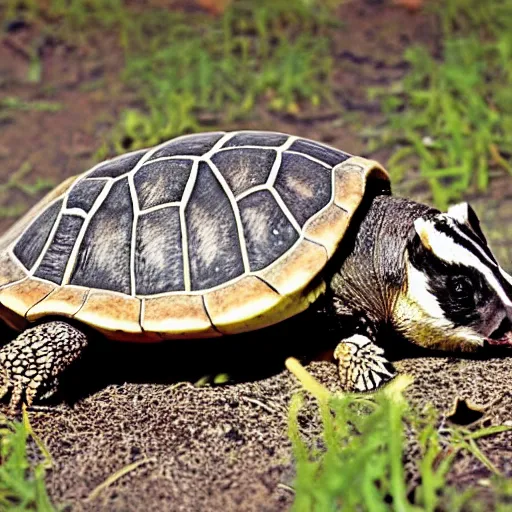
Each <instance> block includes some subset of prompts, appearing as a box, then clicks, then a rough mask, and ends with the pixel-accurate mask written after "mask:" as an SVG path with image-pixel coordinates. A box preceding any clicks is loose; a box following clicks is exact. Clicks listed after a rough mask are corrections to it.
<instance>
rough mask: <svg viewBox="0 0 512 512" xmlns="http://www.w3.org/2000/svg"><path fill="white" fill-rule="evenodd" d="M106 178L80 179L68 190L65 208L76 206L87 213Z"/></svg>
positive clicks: (103, 185)
mask: <svg viewBox="0 0 512 512" xmlns="http://www.w3.org/2000/svg"><path fill="white" fill-rule="evenodd" d="M106 183H107V180H86V179H81V180H80V181H78V182H77V183H76V184H75V185H74V187H73V188H72V189H71V191H70V192H69V194H68V196H67V199H66V208H70V209H71V208H77V209H79V210H82V211H83V212H84V213H87V212H89V211H90V210H91V208H92V207H93V205H94V203H95V202H96V199H98V197H99V195H100V194H101V192H102V190H103V188H104V187H105V185H106Z"/></svg>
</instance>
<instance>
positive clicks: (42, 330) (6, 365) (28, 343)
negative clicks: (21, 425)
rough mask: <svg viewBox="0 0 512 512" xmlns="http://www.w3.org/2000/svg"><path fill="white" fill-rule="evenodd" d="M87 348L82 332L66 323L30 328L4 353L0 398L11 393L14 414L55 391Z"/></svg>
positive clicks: (0, 356) (0, 355)
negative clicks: (65, 373)
mask: <svg viewBox="0 0 512 512" xmlns="http://www.w3.org/2000/svg"><path fill="white" fill-rule="evenodd" d="M86 346H87V338H86V336H85V334H83V333H82V332H81V331H79V330H78V329H76V328H75V327H72V326H71V325H69V324H67V323H65V322H59V321H55V322H48V323H46V324H41V325H38V326H36V327H33V328H31V329H27V330H26V331H25V332H23V333H22V334H20V335H19V336H18V337H17V338H16V339H15V340H14V341H12V342H10V343H8V344H7V345H6V346H4V347H3V348H2V349H1V350H0V399H1V398H3V397H4V396H5V395H6V394H7V393H8V392H9V391H10V390H12V393H11V399H10V402H9V409H10V412H11V413H13V412H15V411H16V410H18V409H19V405H20V403H21V402H22V400H23V398H24V397H23V395H25V401H26V403H27V405H31V404H32V402H33V401H34V399H35V398H36V397H37V396H41V395H44V396H49V395H51V394H52V393H53V392H54V391H55V387H56V384H57V379H58V377H59V375H60V374H61V373H62V372H63V371H64V370H65V369H66V368H67V367H68V366H69V365H70V364H71V363H73V361H75V360H76V359H78V358H79V357H80V355H81V353H82V351H83V349H84V348H85V347H86Z"/></svg>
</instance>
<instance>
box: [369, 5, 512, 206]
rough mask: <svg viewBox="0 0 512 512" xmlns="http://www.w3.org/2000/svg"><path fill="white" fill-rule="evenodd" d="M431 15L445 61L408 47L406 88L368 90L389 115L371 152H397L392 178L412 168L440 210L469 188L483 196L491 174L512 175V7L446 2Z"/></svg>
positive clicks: (404, 86)
mask: <svg viewBox="0 0 512 512" xmlns="http://www.w3.org/2000/svg"><path fill="white" fill-rule="evenodd" d="M445 4H446V5H445ZM436 13H437V15H438V16H439V18H440V21H441V25H442V27H443V34H444V39H443V41H442V47H443V58H442V60H441V61H438V60H437V59H436V58H435V57H433V56H432V55H431V54H430V52H429V51H428V50H427V49H426V48H424V47H421V46H419V47H418V46H416V47H412V48H409V49H407V50H406V53H405V59H406V60H407V62H408V63H409V66H410V71H409V72H408V74H407V75H406V76H405V78H404V79H403V81H402V82H401V83H399V84H395V86H393V87H392V88H391V89H387V90H386V89H377V90H376V89H373V90H370V95H371V96H373V97H375V96H377V97H380V98H382V107H383V110H384V112H385V113H386V114H387V115H388V124H387V125H386V126H385V128H384V129H383V130H382V131H381V132H380V134H379V137H378V139H377V140H375V139H374V140H373V144H372V147H371V149H375V146H376V145H380V144H393V145H394V146H395V148H396V145H398V149H395V152H394V154H393V155H392V156H391V159H390V161H389V167H390V169H391V171H392V173H393V177H394V178H396V179H398V180H400V179H403V178H404V177H405V175H406V170H407V168H408V167H409V166H411V165H415V164H417V165H418V167H419V171H420V175H421V177H422V178H423V179H424V180H426V181H427V182H428V183H429V185H430V188H431V191H432V196H433V200H434V202H435V204H436V205H437V206H439V207H441V208H445V207H446V206H447V204H448V203H449V202H451V201H453V200H457V199H459V198H460V197H461V196H462V194H463V193H464V192H466V191H467V190H468V189H477V190H480V191H484V190H486V188H487V185H488V182H489V175H490V170H491V169H494V168H501V169H503V170H505V171H507V172H509V173H512V167H511V166H510V164H509V163H508V161H507V157H508V156H510V155H512V131H511V128H512V108H511V105H512V101H511V100H512V94H511V91H512V64H511V62H512V61H511V59H510V57H511V56H512V36H511V34H512V4H510V2H508V3H507V2H502V1H500V0H492V1H490V2H486V3H485V6H484V4H482V3H481V2H478V0H450V1H449V2H445V3H443V6H442V7H437V10H436Z"/></svg>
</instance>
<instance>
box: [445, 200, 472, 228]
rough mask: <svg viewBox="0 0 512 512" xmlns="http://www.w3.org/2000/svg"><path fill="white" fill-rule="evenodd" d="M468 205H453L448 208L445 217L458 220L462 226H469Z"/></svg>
mask: <svg viewBox="0 0 512 512" xmlns="http://www.w3.org/2000/svg"><path fill="white" fill-rule="evenodd" d="M468 208H469V205H468V203H459V204H454V205H453V206H450V207H449V208H448V212H447V215H449V216H450V217H451V218H452V219H455V220H458V221H459V222H460V223H462V224H469V213H468Z"/></svg>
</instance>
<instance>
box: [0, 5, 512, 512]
mask: <svg viewBox="0 0 512 512" xmlns="http://www.w3.org/2000/svg"><path fill="white" fill-rule="evenodd" d="M390 4H391V2H384V1H361V2H349V3H348V4H347V5H345V6H343V7H342V8H341V9H340V11H339V16H340V18H341V19H343V21H344V22H345V27H344V28H343V29H342V30H340V32H339V34H338V35H337V38H336V41H335V43H336V48H338V49H339V50H338V52H337V60H336V63H337V71H336V98H337V100H338V101H339V103H340V105H342V106H343V107H344V108H345V110H346V112H347V120H352V119H354V114H357V120H355V121H354V122H352V121H347V122H344V119H343V118H341V119H340V115H339V113H338V112H334V111H331V110H329V109H322V110H320V111H318V110H317V111H315V112H309V111H305V112H302V113H301V115H300V116H297V117H292V116H287V115H280V114H276V113H269V112H267V111H266V110H265V109H263V108H260V109H258V112H257V115H256V117H255V119H253V120H252V121H250V122H248V121H246V122H243V123H238V124H234V125H232V126H229V127H223V128H258V129H273V130H279V131H284V132H289V133H294V134H298V135H303V136H307V137H310V138H313V139H318V140H322V141H325V142H328V143H329V144H332V145H334V146H337V147H339V148H340V149H345V150H347V151H349V152H351V153H354V154H365V145H364V140H363V138H362V137H361V136H360V135H359V133H360V131H361V129H362V128H363V127H364V126H367V125H369V126H375V125H378V123H380V122H381V121H382V116H381V114H380V113H379V108H378V105H377V104H374V103H372V102H369V101H368V99H367V97H366V94H365V88H366V86H368V85H383V84H388V83H392V82H393V81H394V80H396V79H397V78H398V77H400V76H401V74H403V73H404V72H405V70H406V65H405V63H404V61H403V59H402V55H403V50H404V48H405V47H406V46H407V45H410V44H412V43H414V42H422V43H424V44H427V45H429V46H430V47H431V48H433V49H434V50H435V49H436V44H437V41H438V36H439V27H437V26H436V24H435V22H434V19H433V18H432V17H431V16H429V15H427V14H425V13H421V12H419V13H418V12H416V13H411V12H408V11H406V10H404V9H403V8H399V7H396V6H393V5H390ZM37 37H38V32H37V29H36V28H35V27H30V26H28V27H21V28H17V29H16V30H12V31H10V32H9V33H8V34H6V35H5V37H4V38H3V39H1V40H0V100H2V99H5V98H6V97H17V98H19V99H22V100H26V101H37V100H41V99H45V100H48V96H50V99H51V101H55V102H57V103H59V104H61V105H62V106H63V108H62V109H61V110H59V111H58V112H41V111H34V110H27V111H7V113H6V115H3V116H0V179H1V183H2V184H3V183H6V182H7V181H8V179H9V178H10V177H11V176H12V174H13V173H14V172H16V171H17V170H18V169H20V168H21V167H22V166H23V165H27V163H28V164H30V165H31V172H30V174H29V176H28V177H27V181H29V182H31V183H33V182H34V181H35V180H36V178H45V179H49V180H51V181H52V182H54V183H55V184H57V183H59V182H60V181H62V180H63V179H64V178H66V177H68V176H71V175H73V174H77V173H79V172H82V171H83V170H85V169H87V168H88V167H89V166H90V165H91V164H93V163H94V161H93V158H92V157H93V155H94V153H95V152H96V151H97V149H98V148H99V147H100V146H101V145H102V143H103V142H104V140H105V138H106V137H107V136H108V133H109V130H110V129H111V128H112V126H113V125H114V123H115V121H116V119H117V118H118V116H119V115H120V112H122V110H123V109H124V108H126V107H127V106H130V105H132V104H133V102H134V101H135V100H136V98H133V95H132V94H130V93H128V92H126V91H124V90H123V89H122V86H121V85H120V83H119V82H118V79H117V78H116V77H117V73H118V71H119V69H120V65H121V60H122V59H121V57H120V53H119V51H118V50H117V49H116V48H117V46H116V43H115V37H113V36H106V37H103V38H96V39H94V40H93V42H92V43H91V44H90V45H88V46H69V45H66V44H63V43H61V42H58V41H55V40H52V39H51V38H48V40H45V41H43V42H42V44H40V48H41V49H40V54H41V62H42V79H41V81H40V82H39V83H37V84H32V83H28V82H27V80H26V77H27V73H28V69H29V65H30V58H29V53H28V48H30V45H31V43H32V42H33V40H34V38H37ZM100 79H101V80H103V85H102V87H100V88H93V87H88V86H90V85H92V84H94V83H95V82H96V81H98V80H100ZM370 156H372V157H373V158H376V159H379V160H381V161H382V162H383V163H384V164H385V162H386V160H387V158H388V156H389V152H388V151H387V150H382V151H379V152H377V153H375V154H373V155H370ZM398 192H399V191H398ZM42 193H43V192H42V191H41V192H39V193H38V194H35V195H27V194H26V193H25V192H23V191H20V190H18V189H12V190H9V191H8V193H5V192H4V193H3V194H2V195H0V207H3V208H8V209H11V210H12V211H15V212H16V211H18V210H20V211H21V209H24V210H25V209H28V208H29V206H31V205H32V204H34V203H35V202H36V201H37V199H39V197H40V196H41V195H42ZM417 196H418V197H420V198H424V197H425V190H418V191H417ZM471 199H472V202H473V203H474V204H475V205H476V208H477V210H478V211H479V212H480V213H481V215H482V220H483V224H484V230H485V231H486V232H487V233H488V234H489V238H490V240H491V244H492V245H493V248H494V249H495V251H496V252H497V254H498V257H499V259H500V260H501V261H502V262H503V265H504V266H505V267H506V268H508V269H511V267H512V265H511V261H512V260H511V258H510V256H511V255H512V223H510V219H512V180H510V177H505V176H497V177H495V178H494V179H493V181H492V183H491V187H490V189H489V191H488V193H487V194H486V195H484V196H482V195H475V196H474V197H471ZM14 217H15V215H14V216H13V217H10V218H0V232H2V231H4V230H5V229H6V228H7V227H8V226H9V225H10V224H11V223H12V222H13V221H14V220H15V218H14ZM11 335H12V334H9V335H6V336H5V339H8V338H9V337H10V336H11ZM310 336H311V338H310V339H311V340H312V341H314V338H315V334H314V331H313V332H312V333H310ZM262 339H263V337H262ZM262 339H260V340H252V341H251V342H248V343H245V342H243V341H241V340H236V341H235V342H225V343H219V342H218V341H215V342H211V344H202V345H201V346H200V348H199V346H195V345H194V347H188V346H183V347H182V346H180V347H176V346H172V347H169V346H166V347H162V346H156V347H134V346H129V347H126V346H125V345H122V346H121V345H118V344H115V343H108V344H107V343H101V341H103V340H98V343H97V344H95V346H94V347H93V349H92V350H91V351H90V353H89V354H88V355H87V356H86V357H85V358H84V360H83V361H82V362H81V363H80V365H79V367H78V368H77V369H76V371H74V372H73V374H72V375H69V376H67V380H66V381H65V382H64V384H63V386H62V387H63V388H64V390H65V391H63V392H62V393H61V395H58V396H57V397H55V400H53V402H52V403H51V404H49V405H48V406H47V407H42V408H37V407H36V408H34V409H33V410H32V411H31V412H30V418H31V421H32V424H33V426H34V429H35V431H36V432H37V433H38V434H39V435H40V436H41V438H42V439H43V440H44V442H45V443H46V444H47V446H48V448H49V450H50V452H51V454H52V457H53V459H54V468H53V470H52V471H51V473H50V474H49V480H48V485H49V491H50V494H51V496H52V499H53V500H54V501H55V502H56V503H59V504H67V505H70V507H71V508H72V509H73V510H91V511H92V510H94V511H100V510H108V511H128V510H134V511H140V510H183V511H191V510H206V511H208V510H219V509H220V510H237V511H245V510H247V511H249V510H255V511H256V510H257V511H275V510H286V509H288V508H289V507H290V505H291V503H292V501H293V492H292V490H291V489H290V486H291V485H292V482H293V475H294V472H293V461H292V453H291V446H290V442H289V440H288V438H287V410H288V401H289V398H290V396H291V394H292V393H293V392H294V391H295V390H296V389H298V384H297V383H296V381H295V380H294V379H293V378H292V377H291V376H290V375H289V374H287V373H286V372H285V371H283V361H284V358H285V357H286V356H287V355H289V353H290V351H293V350H292V348H293V347H294V340H293V339H288V340H287V343H284V342H283V346H282V347H280V348H279V350H276V348H275V347H271V346H266V345H265V344H264V343H263V342H262ZM295 348H296V347H295ZM288 349H289V351H288ZM198 354H199V355H198ZM424 356H425V354H419V355H418V356H417V357H414V358H406V359H404V360H402V361H399V362H398V363H397V366H398V367H399V369H401V370H403V371H407V372H408V373H411V374H412V375H413V376H415V377H416V381H415V384H414V385H413V387H412V389H411V391H410V396H411V398H412V400H413V401H415V402H416V403H417V404H420V405H421V404H424V403H427V402H434V403H435V405H437V406H438V407H439V408H440V409H441V410H442V411H444V412H445V415H446V416H450V415H451V416H453V414H454V404H455V403H457V399H459V408H458V411H459V413H458V416H457V415H456V416H455V419H456V420H457V421H459V422H461V423H467V422H469V421H473V420H474V419H475V418H476V417H478V418H479V419H480V420H482V421H483V420H485V421H486V422H488V423H492V424H499V423H503V422H505V421H509V422H510V421H511V419H512V418H511V416H510V411H511V410H512V394H511V392H510V386H509V385H508V383H509V382H511V379H512V365H510V359H506V358H503V357H495V358H493V359H453V358H449V357H446V356H439V355H437V356H436V357H431V358H426V357H424ZM310 369H311V371H312V372H313V373H314V374H315V375H317V376H318V377H319V378H320V379H321V380H322V382H324V383H326V384H329V385H330V386H331V387H333V388H335V387H336V382H337V375H336V368H335V366H334V365H333V364H331V363H328V362H317V363H313V364H312V366H311V367H310ZM224 371H225V372H227V373H229V374H230V376H231V378H232V380H231V382H230V383H228V384H227V385H225V386H219V387H201V388H198V387H194V386H193V385H192V384H191V383H193V382H195V381H196V380H197V379H199V378H200V377H201V376H203V375H205V374H212V375H214V374H216V373H219V372H224ZM463 400H467V401H469V403H471V404H473V406H476V407H478V408H480V409H481V414H479V413H476V417H473V416H470V415H469V416H468V414H465V413H464V407H463V405H460V404H463V402H462V401H463ZM310 407H313V405H312V404H310ZM304 415H305V417H306V418H308V423H307V428H308V429H311V430H313V431H314V430H315V429H318V428H319V423H318V421H317V420H316V419H315V414H314V408H313V409H311V411H310V412H308V411H305V412H304ZM452 419H453V418H452ZM480 446H481V447H482V449H483V450H484V452H485V453H486V454H487V456H488V457H489V458H490V459H491V460H492V462H493V463H494V464H495V465H496V466H497V467H498V468H499V469H500V470H501V471H502V472H503V473H504V474H507V475H508V476H512V465H511V462H510V461H511V460H512V457H511V455H512V452H511V449H510V446H512V436H511V434H510V433H508V434H500V435H499V436H495V437H493V438H492V440H486V441H482V442H481V443H480ZM136 461H140V465H139V466H138V467H137V468H136V469H134V470H133V471H131V472H130V473H128V474H127V475H125V476H123V477H121V478H120V479H119V480H118V481H116V482H115V483H113V484H112V485H110V486H109V487H108V488H105V489H103V490H102V491H101V492H99V493H98V494H97V495H96V496H90V493H91V492H92V491H93V489H95V488H96V487H97V486H98V485H100V484H101V483H102V482H103V481H105V479H107V478H108V477H109V476H110V475H112V474H113V473H114V472H115V471H117V470H119V469H121V468H123V467H125V466H126V465H128V464H130V463H132V462H136ZM487 478H488V472H487V470H485V468H484V467H483V466H482V465H481V464H480V463H469V459H468V458H467V457H466V458H465V457H461V458H460V459H458V460H457V463H456V464H455V467H454V469H453V471H452V473H451V479H452V480H453V481H454V482H458V483H459V484H461V485H463V484H465V483H469V482H470V483H472V484H475V483H476V484H478V483H479V484H480V485H481V487H482V489H483V490H485V486H486V483H485V482H486V479H487Z"/></svg>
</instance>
